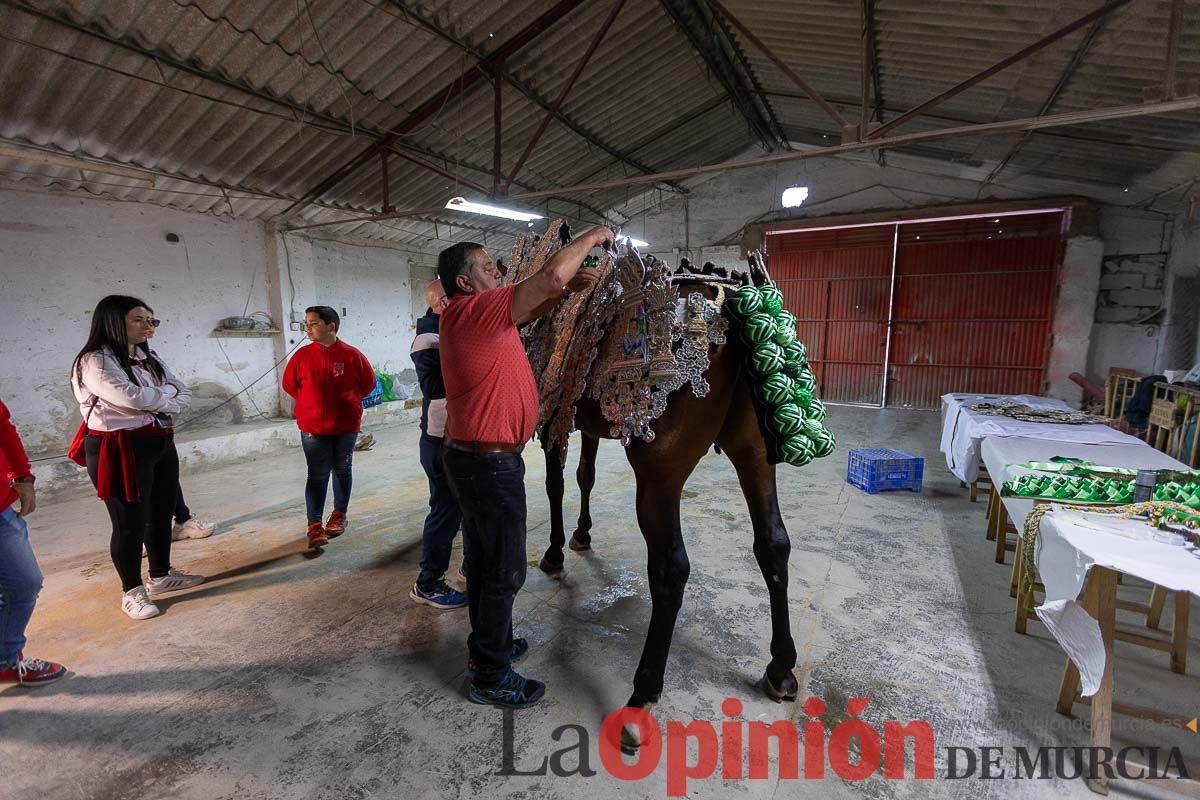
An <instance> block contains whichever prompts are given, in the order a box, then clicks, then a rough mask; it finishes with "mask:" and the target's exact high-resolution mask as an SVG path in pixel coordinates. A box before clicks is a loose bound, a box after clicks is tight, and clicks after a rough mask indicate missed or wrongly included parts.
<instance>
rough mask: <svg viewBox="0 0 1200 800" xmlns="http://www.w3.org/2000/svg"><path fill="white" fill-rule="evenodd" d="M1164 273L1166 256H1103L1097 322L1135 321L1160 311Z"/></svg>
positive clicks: (1160, 254) (1159, 254) (1145, 254)
mask: <svg viewBox="0 0 1200 800" xmlns="http://www.w3.org/2000/svg"><path fill="white" fill-rule="evenodd" d="M1166 271H1167V254H1166V253H1144V254H1140V255H1119V256H1108V257H1106V258H1105V259H1104V264H1103V271H1102V272H1101V274H1100V296H1099V298H1098V299H1097V301H1096V322H1134V321H1136V320H1140V319H1145V318H1146V317H1148V316H1149V315H1150V314H1152V313H1153V312H1154V311H1156V310H1157V309H1159V308H1162V304H1163V280H1164V278H1165V277H1166Z"/></svg>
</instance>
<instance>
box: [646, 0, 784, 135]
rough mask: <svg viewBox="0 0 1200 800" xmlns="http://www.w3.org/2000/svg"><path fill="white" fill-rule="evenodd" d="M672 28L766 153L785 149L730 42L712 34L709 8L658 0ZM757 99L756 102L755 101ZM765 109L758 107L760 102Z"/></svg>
mask: <svg viewBox="0 0 1200 800" xmlns="http://www.w3.org/2000/svg"><path fill="white" fill-rule="evenodd" d="M659 4H660V5H662V7H663V10H664V11H666V13H667V16H669V17H670V18H671V20H672V21H673V22H674V23H675V27H676V28H678V29H679V30H680V32H682V33H683V35H684V36H685V37H686V38H687V40H688V42H689V43H690V44H691V46H692V49H693V50H694V51H695V52H696V54H697V55H698V56H699V57H700V59H701V60H702V61H703V62H704V65H705V67H707V69H708V71H709V73H710V74H712V76H713V77H715V78H716V79H717V81H719V82H720V84H721V86H722V87H724V89H725V93H726V95H728V97H729V99H730V100H732V101H733V106H734V108H736V109H737V110H738V112H739V113H740V114H741V115H742V117H743V118H745V120H746V124H747V125H749V126H750V130H751V131H752V132H753V133H754V136H755V137H756V138H757V139H758V140H759V141H760V142H762V144H763V147H765V148H766V149H768V150H786V149H787V137H786V136H785V135H784V133H783V129H782V127H780V126H778V125H776V126H775V127H774V128H773V127H772V117H773V113H774V112H772V111H770V106H769V105H768V104H767V103H766V101H764V100H762V99H761V95H760V94H758V93H757V92H756V91H755V87H754V84H753V82H752V81H751V78H750V76H749V74H748V72H747V70H746V69H745V68H744V67H743V66H742V65H741V64H740V63H739V59H738V58H737V55H736V53H735V52H734V51H733V46H734V45H733V42H732V41H731V40H729V39H728V38H727V37H724V36H718V35H716V34H715V32H714V31H713V26H712V23H711V20H710V17H711V13H710V11H709V9H708V8H707V7H705V6H703V5H702V3H701V2H700V0H659ZM756 100H757V101H758V102H756ZM760 102H761V103H762V104H763V107H765V108H766V110H765V111H764V108H763V107H760V105H759V103H760Z"/></svg>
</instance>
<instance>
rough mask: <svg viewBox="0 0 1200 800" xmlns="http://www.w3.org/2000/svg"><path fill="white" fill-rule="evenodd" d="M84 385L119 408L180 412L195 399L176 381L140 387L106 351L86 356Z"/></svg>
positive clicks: (84, 361) (163, 412)
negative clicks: (105, 353)
mask: <svg viewBox="0 0 1200 800" xmlns="http://www.w3.org/2000/svg"><path fill="white" fill-rule="evenodd" d="M81 366H82V368H83V381H82V384H83V387H84V388H86V389H87V390H88V391H89V392H91V393H92V394H94V395H95V396H96V397H99V398H100V400H101V402H104V403H108V404H109V405H113V406H116V407H118V408H130V409H133V410H135V411H151V412H158V413H162V414H178V413H179V412H180V411H183V410H184V409H185V408H187V407H188V406H189V405H190V404H191V401H192V393H191V392H190V391H188V390H187V389H186V388H183V389H180V387H179V386H178V385H176V384H173V383H166V384H163V385H162V386H139V385H138V384H136V383H134V382H133V381H131V380H129V376H128V375H126V374H125V371H124V370H123V369H121V365H120V364H118V363H117V362H116V360H115V359H112V358H110V357H108V356H106V355H104V353H102V352H99V351H97V352H95V353H90V354H88V355H87V356H84V359H83V363H82V365H81Z"/></svg>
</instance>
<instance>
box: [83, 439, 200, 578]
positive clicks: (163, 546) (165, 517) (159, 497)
mask: <svg viewBox="0 0 1200 800" xmlns="http://www.w3.org/2000/svg"><path fill="white" fill-rule="evenodd" d="M132 442H133V453H134V462H135V469H136V471H137V485H138V497H139V498H141V502H139V503H126V502H125V501H124V500H105V501H104V505H105V506H106V507H107V508H108V516H109V518H110V519H111V520H112V541H111V542H110V544H109V553H110V554H111V555H112V561H113V566H114V567H116V568H117V574H118V575H119V576H121V586H122V591H126V592H128V591H129V590H130V589H133V588H136V587H138V586H141V585H142V544H143V542H144V543H145V545H146V555H147V556H148V558H149V561H150V577H151V578H161V577H162V576H164V575H166V574H167V572H169V571H170V569H171V517H172V515H173V514H174V513H175V500H176V498H177V497H178V492H179V456H178V454H177V453H176V452H175V439H174V437H173V436H135V437H133V438H132ZM84 452H85V453H86V455H87V470H88V475H89V476H90V477H91V479H92V485H96V471H97V468H98V467H99V462H100V437H98V436H88V437H87V439H86V440H85V441H84ZM114 485H115V486H117V487H118V492H119V493H121V494H122V495H123V494H124V492H123V488H122V484H121V477H120V475H119V474H118V475H117V476H115V480H114Z"/></svg>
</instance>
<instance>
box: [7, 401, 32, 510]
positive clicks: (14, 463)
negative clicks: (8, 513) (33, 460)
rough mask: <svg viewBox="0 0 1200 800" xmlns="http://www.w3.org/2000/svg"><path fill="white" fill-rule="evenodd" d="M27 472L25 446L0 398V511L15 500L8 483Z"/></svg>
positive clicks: (15, 496)
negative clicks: (0, 477) (0, 482)
mask: <svg viewBox="0 0 1200 800" xmlns="http://www.w3.org/2000/svg"><path fill="white" fill-rule="evenodd" d="M29 474H30V472H29V457H28V456H26V455H25V447H24V445H22V444H21V437H20V436H18V435H17V429H16V428H14V427H13V424H12V417H10V416H9V414H8V406H6V405H4V401H3V400H0V476H2V477H3V478H4V483H3V484H2V485H0V511H3V510H5V509H6V508H8V507H9V506H11V505H12V504H13V503H15V502H16V501H17V492H16V490H14V489H13V488H12V486H11V485H10V484H11V483H12V482H13V481H15V480H16V479H17V478H24V477H26V476H27V475H29Z"/></svg>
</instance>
